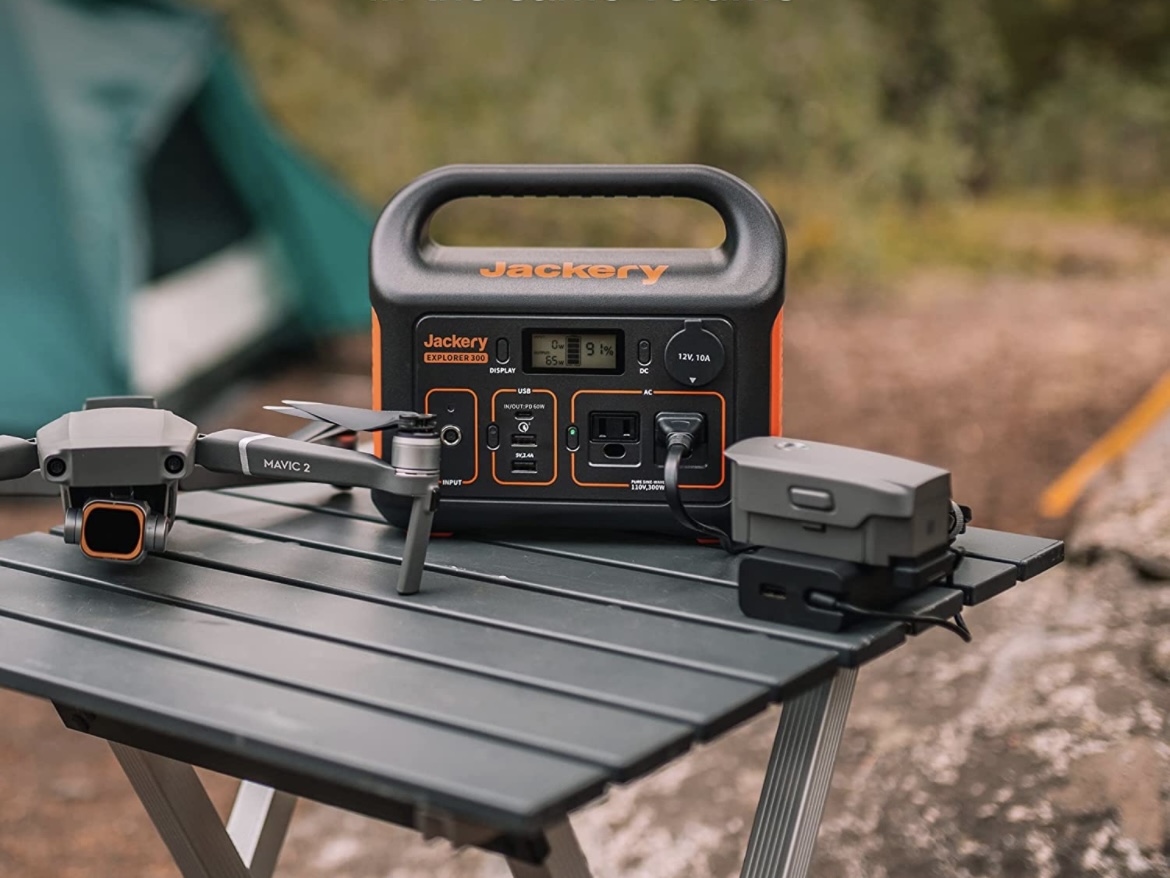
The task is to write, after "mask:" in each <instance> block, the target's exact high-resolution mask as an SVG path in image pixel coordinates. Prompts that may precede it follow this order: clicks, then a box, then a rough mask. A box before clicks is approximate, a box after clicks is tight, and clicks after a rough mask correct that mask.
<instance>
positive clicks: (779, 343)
mask: <svg viewBox="0 0 1170 878" xmlns="http://www.w3.org/2000/svg"><path fill="white" fill-rule="evenodd" d="M771 415H772V417H771V428H772V435H773V436H782V435H783V430H784V309H783V308H781V309H780V313H779V314H777V315H776V322H775V323H773V324H772V412H771Z"/></svg>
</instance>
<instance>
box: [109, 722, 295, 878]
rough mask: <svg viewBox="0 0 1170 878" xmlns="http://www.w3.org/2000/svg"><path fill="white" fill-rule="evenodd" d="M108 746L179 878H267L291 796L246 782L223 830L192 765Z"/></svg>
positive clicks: (288, 815)
mask: <svg viewBox="0 0 1170 878" xmlns="http://www.w3.org/2000/svg"><path fill="white" fill-rule="evenodd" d="M110 747H111V748H112V749H113V751H114V755H115V756H116V757H117V759H118V762H119V763H120V764H121V766H122V770H123V771H125V772H126V776H127V777H128V778H129V779H130V784H131V786H133V787H134V792H136V793H137V794H138V798H139V799H141V800H142V804H143V806H144V807H145V808H146V813H147V814H149V815H150V819H151V821H153V823H154V825H155V827H156V828H157V829H158V832H159V835H161V836H162V839H163V841H164V842H165V843H166V846H167V849H168V850H169V851H170V852H171V856H172V857H173V858H174V860H175V865H177V866H178V867H179V872H180V874H181V875H182V876H183V878H271V876H272V872H273V869H275V867H276V859H277V856H278V855H279V854H280V848H281V845H282V844H283V843H284V836H285V833H286V832H287V831H288V824H289V820H291V819H292V812H293V807H294V806H295V804H296V798H295V797H294V796H290V795H289V794H287V793H282V792H278V791H276V790H272V789H269V788H268V787H264V786H261V785H259V784H253V783H250V782H248V781H245V782H244V783H242V784H241V786H240V791H239V793H238V794H237V796H236V803H235V805H234V806H233V808H232V813H231V817H230V818H229V820H228V825H227V826H226V827H225V826H224V824H223V822H222V821H220V819H219V815H218V814H217V813H216V811H215V806H214V805H213V804H212V803H211V799H210V798H208V796H207V790H205V789H204V788H203V784H202V782H200V780H199V777H198V776H197V775H196V774H195V769H193V768H192V767H191V766H190V765H187V764H186V763H183V762H177V761H175V760H173V759H168V758H166V757H165V756H158V755H156V754H153V753H147V752H145V751H143V750H138V749H135V748H134V747H128V746H126V745H125V744H117V743H114V742H112V741H111V742H110Z"/></svg>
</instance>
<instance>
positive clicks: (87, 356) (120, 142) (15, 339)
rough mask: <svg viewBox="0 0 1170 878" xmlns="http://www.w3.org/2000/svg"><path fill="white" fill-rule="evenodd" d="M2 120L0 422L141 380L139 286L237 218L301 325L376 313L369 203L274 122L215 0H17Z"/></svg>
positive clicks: (51, 411)
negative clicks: (211, 11)
mask: <svg viewBox="0 0 1170 878" xmlns="http://www.w3.org/2000/svg"><path fill="white" fill-rule="evenodd" d="M0 120H2V124H0V432H7V433H14V434H17V435H31V433H32V432H33V431H34V430H35V429H36V428H37V427H39V426H40V425H41V424H43V423H45V422H46V421H48V420H50V419H51V418H53V417H55V416H57V415H58V414H60V413H62V412H63V411H67V410H70V409H72V408H75V407H77V406H79V405H80V404H81V402H82V401H83V400H84V399H85V398H86V397H87V396H97V395H109V394H116V393H125V392H132V391H136V390H141V389H143V388H141V387H139V386H136V385H137V384H139V383H140V382H139V381H138V380H137V379H136V377H135V374H134V370H133V369H132V368H131V359H132V357H131V354H130V350H131V346H132V345H131V342H132V339H131V331H130V325H131V320H130V312H131V303H132V300H134V297H135V296H136V295H139V291H141V290H143V289H144V288H149V286H150V284H151V283H152V281H154V280H157V279H158V278H164V279H165V278H166V277H169V276H172V275H173V274H174V273H176V272H179V273H181V272H182V271H183V270H185V269H186V268H187V267H188V266H190V265H191V264H195V263H199V261H200V260H206V259H208V258H210V257H211V256H213V255H214V254H215V253H216V252H218V251H220V250H223V249H224V248H228V247H230V246H231V245H232V244H233V242H235V241H237V240H239V239H241V238H247V239H248V240H252V241H260V242H262V244H260V245H258V246H259V247H260V251H261V252H262V253H263V258H264V259H265V261H266V263H267V269H266V270H267V271H268V274H266V275H265V276H266V277H275V278H279V280H280V282H279V283H278V284H273V288H274V290H275V289H278V290H279V292H278V293H270V295H277V296H278V298H279V302H277V303H276V307H277V308H278V310H279V311H280V313H281V314H282V315H283V317H284V319H285V325H286V326H287V325H289V324H290V323H291V325H293V326H295V327H299V328H300V330H302V331H304V332H306V333H310V332H311V333H323V332H332V331H338V330H344V329H354V328H360V327H363V326H365V325H366V324H367V323H368V319H369V306H368V299H367V294H366V258H367V257H366V248H367V246H368V241H369V234H370V229H371V227H372V221H373V216H372V214H371V213H370V212H369V211H368V210H367V209H366V208H365V207H364V206H363V205H360V204H358V203H357V202H356V201H355V200H354V199H353V198H352V197H351V196H350V195H349V194H348V193H347V192H346V191H345V190H343V189H342V188H340V187H339V186H338V185H337V184H336V183H335V182H334V181H332V180H330V179H329V178H328V177H327V176H326V175H325V174H323V173H322V172H321V170H320V169H319V168H317V167H316V166H315V165H313V164H312V163H311V162H310V161H308V160H307V159H306V158H305V156H303V155H302V154H300V153H299V152H298V151H297V149H296V148H295V147H293V146H292V145H291V144H290V143H289V142H288V141H287V140H286V139H285V138H284V137H283V136H282V135H281V134H280V133H279V132H278V131H277V130H275V129H274V127H273V125H272V123H271V122H270V121H269V120H268V119H267V118H266V116H265V114H264V112H263V111H262V109H261V108H260V106H259V105H258V103H257V101H256V99H255V97H254V95H253V94H252V93H251V91H250V89H249V87H248V85H247V83H246V81H245V78H244V77H243V76H242V75H241V72H240V68H239V66H238V65H237V63H236V62H235V60H234V59H233V57H232V53H231V49H230V48H229V46H228V45H227V42H226V40H225V38H224V35H223V34H222V32H221V31H220V29H219V27H218V23H217V21H216V20H215V19H214V18H212V17H210V16H208V15H207V14H205V13H203V12H201V11H197V10H193V9H190V8H187V7H185V6H181V5H178V4H176V3H172V2H168V0H2V2H0ZM196 290H197V292H196V295H200V294H201V293H200V292H199V288H198V287H196ZM205 292H206V293H207V294H208V296H209V298H208V302H209V304H208V306H207V309H206V310H211V309H212V308H213V307H214V308H215V310H217V311H218V310H223V311H224V313H222V314H220V313H215V314H211V315H206V314H205V315H203V316H204V317H205V318H206V319H209V320H217V321H222V325H223V326H224V327H227V328H230V327H231V326H232V322H233V320H236V319H237V317H238V315H237V314H236V313H235V311H236V309H234V308H226V309H220V308H218V306H213V305H212V304H210V303H211V302H212V301H213V300H212V299H211V298H210V294H211V293H212V292H214V290H213V289H212V288H210V287H209V288H207V289H206V290H205ZM181 332H182V329H181V328H180V337H181Z"/></svg>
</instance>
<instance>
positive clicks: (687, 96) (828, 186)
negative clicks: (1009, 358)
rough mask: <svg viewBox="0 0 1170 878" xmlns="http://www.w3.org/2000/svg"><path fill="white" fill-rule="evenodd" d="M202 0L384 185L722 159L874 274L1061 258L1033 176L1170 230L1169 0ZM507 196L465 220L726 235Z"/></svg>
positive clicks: (318, 127) (307, 139) (801, 255)
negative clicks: (456, 167)
mask: <svg viewBox="0 0 1170 878" xmlns="http://www.w3.org/2000/svg"><path fill="white" fill-rule="evenodd" d="M202 2H203V3H204V4H205V5H208V6H211V7H213V8H215V9H218V10H219V11H221V12H223V13H225V14H226V17H227V21H228V23H229V25H230V27H231V28H232V31H233V33H234V34H235V36H236V38H237V40H238V41H239V43H240V45H241V46H242V48H243V50H244V52H245V54H246V56H247V58H248V59H249V61H250V63H251V66H252V68H253V70H254V71H255V73H256V75H257V77H258V79H259V81H260V86H261V91H262V94H263V95H264V97H265V100H266V103H267V104H268V106H269V107H270V108H271V109H272V111H273V112H274V113H275V114H276V116H277V117H278V118H279V119H280V121H281V122H282V123H283V124H284V125H285V126H286V127H287V128H288V129H290V130H291V132H292V133H293V134H294V136H296V137H297V139H298V140H300V141H301V142H302V143H304V144H306V145H307V146H308V148H309V149H310V150H311V151H312V152H313V153H314V154H316V155H317V156H318V157H320V158H321V159H322V160H323V161H324V162H325V164H326V165H327V166H328V167H330V168H332V169H333V170H334V171H335V172H336V173H338V174H340V175H341V176H343V177H344V178H345V179H346V180H347V181H348V182H350V183H351V184H352V185H353V186H355V187H356V189H357V190H358V191H359V192H360V193H361V194H363V195H364V196H365V197H366V198H368V199H369V200H370V201H371V202H372V203H381V202H384V201H385V200H386V199H387V198H388V197H389V196H390V195H391V194H392V193H393V192H394V191H395V190H396V189H397V188H398V187H400V186H401V185H403V184H404V183H406V182H407V181H409V180H410V179H411V178H413V177H414V176H416V175H417V174H419V173H421V172H422V171H424V170H427V169H429V168H432V167H435V166H437V165H440V164H445V163H448V162H460V161H472V162H494V161H532V162H540V161H584V162H706V163H709V164H714V165H718V166H721V167H724V168H727V169H728V170H731V171H733V172H734V173H737V174H739V175H741V176H743V177H744V178H746V179H747V180H749V181H750V182H752V183H753V184H754V185H756V186H758V187H759V188H760V189H761V190H763V191H764V193H765V194H766V195H767V196H768V197H769V199H770V200H771V201H772V203H773V204H774V205H775V206H776V208H777V211H778V212H779V213H780V215H781V218H782V219H783V220H784V221H785V224H786V226H787V227H788V228H789V231H790V234H791V236H792V238H793V241H792V244H793V246H792V250H793V255H794V257H795V260H796V261H795V264H794V267H795V268H796V269H797V270H799V271H802V272H804V273H805V274H806V275H808V276H815V275H817V274H829V275H834V276H838V277H844V278H846V279H856V280H858V281H860V282H866V283H868V282H871V281H873V280H879V281H880V280H881V279H882V278H883V277H885V276H888V275H890V274H896V273H898V271H900V270H901V268H903V267H904V266H906V265H917V264H920V263H921V262H923V261H926V262H929V261H931V260H932V259H933V260H941V261H945V262H948V263H951V264H959V265H967V266H969V267H973V268H978V269H994V268H996V267H1000V266H1004V265H1008V266H1010V267H1013V268H1019V267H1024V268H1027V267H1028V266H1033V267H1037V268H1043V259H1036V258H1034V254H1029V253H1028V252H1027V248H1026V247H1025V248H1023V249H1021V247H1020V246H1019V242H1018V241H1017V242H1014V243H1013V244H1011V245H1010V246H1009V245H1005V244H1004V242H1002V241H1000V240H998V239H997V234H996V231H995V230H996V227H997V218H999V217H1001V216H1002V213H1003V209H1004V208H1003V205H1004V204H1011V203H1014V201H1013V200H1018V199H1019V198H1020V197H1021V193H1024V195H1023V196H1022V197H1024V198H1025V200H1027V201H1028V211H1030V212H1031V213H1032V214H1035V213H1036V204H1037V202H1036V200H1035V195H1034V193H1036V192H1041V193H1047V194H1046V195H1045V196H1044V198H1047V200H1048V203H1049V205H1050V206H1051V207H1052V208H1053V209H1055V208H1057V207H1059V208H1060V209H1061V210H1062V211H1065V212H1067V211H1068V210H1069V209H1070V205H1076V206H1077V210H1090V212H1093V213H1095V214H1107V215H1109V216H1118V215H1120V216H1123V217H1124V218H1130V219H1134V218H1136V219H1138V220H1140V221H1142V222H1146V223H1155V224H1166V223H1170V209H1167V208H1163V207H1161V206H1159V203H1158V199H1157V198H1156V197H1155V196H1154V195H1153V194H1152V193H1156V192H1157V191H1158V190H1159V188H1160V187H1165V186H1166V185H1167V183H1168V182H1170V137H1167V134H1168V133H1170V2H1167V0H1125V2H1124V3H1121V2H1117V0H968V2H959V3H939V2H937V0H831V2H829V0H791V2H780V0H756V2H749V0H722V2H703V0H682V2H668V0H615V2H605V0H479V2H474V0H329V2H324V0H265V2H263V3H258V2H255V0H202ZM989 204H991V205H993V206H992V207H991V208H987V207H986V206H987V205H989ZM1087 206H1091V208H1090V207H1087ZM509 209H510V208H509V207H508V205H503V206H501V205H499V204H496V205H488V206H485V207H482V208H480V209H478V212H477V211H471V212H469V213H467V214H466V216H463V217H462V218H461V219H460V218H458V217H457V218H455V219H453V220H451V221H450V222H449V223H448V224H447V227H448V230H455V231H460V230H461V232H462V234H463V235H464V237H465V238H467V237H469V238H470V239H472V240H488V239H492V240H494V239H495V238H496V237H498V236H500V235H501V234H502V235H503V236H504V237H505V239H506V236H507V235H508V234H511V233H513V232H515V233H516V234H525V235H527V236H528V238H529V239H531V238H532V237H533V235H536V236H537V237H538V238H539V240H538V241H534V243H539V242H540V240H550V239H561V238H564V237H566V236H568V237H569V238H573V236H579V238H580V242H581V243H602V242H611V239H612V238H616V239H618V240H626V239H627V237H628V236H629V235H631V234H632V235H634V236H635V238H637V241H636V242H637V243H651V242H655V241H658V240H660V239H661V240H664V241H666V242H667V243H681V244H687V243H692V242H693V241H695V240H699V239H703V240H705V239H706V238H707V237H708V236H709V234H710V223H709V222H708V218H705V217H698V216H697V215H691V214H686V213H684V212H680V211H679V210H677V209H676V208H674V207H673V206H671V205H669V204H668V205H660V206H657V207H650V208H646V207H645V206H644V205H638V207H637V209H633V208H631V207H629V206H620V207H616V208H612V209H611V212H610V213H609V214H605V215H603V214H601V213H596V212H595V213H593V214H591V213H590V211H591V210H592V208H590V207H577V206H574V210H573V211H568V212H567V211H566V210H565V207H564V205H547V204H538V205H535V206H532V207H530V208H529V207H526V208H525V210H524V211H522V212H521V218H520V219H516V218H515V217H516V212H515V210H514V209H512V212H511V213H509ZM647 211H648V212H647ZM541 236H544V237H541ZM898 254H901V255H898Z"/></svg>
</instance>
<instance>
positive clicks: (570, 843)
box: [508, 818, 590, 878]
mask: <svg viewBox="0 0 1170 878" xmlns="http://www.w3.org/2000/svg"><path fill="white" fill-rule="evenodd" d="M544 836H545V839H546V840H547V841H548V846H549V855H548V858H547V859H545V861H544V862H543V863H541V864H540V865H539V866H534V865H532V864H531V863H524V862H521V861H520V860H512V859H509V860H508V867H509V868H510V869H511V870H512V878H590V875H589V862H588V861H587V860H586V859H585V854H584V853H583V852H582V851H581V845H580V843H578V841H577V836H576V834H575V833H574V832H573V827H572V825H571V824H570V823H569V820H568V818H565V819H564V820H562V821H561V822H560V823H556V824H554V825H553V826H552V827H550V828H549V829H546V830H545V832H544Z"/></svg>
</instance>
